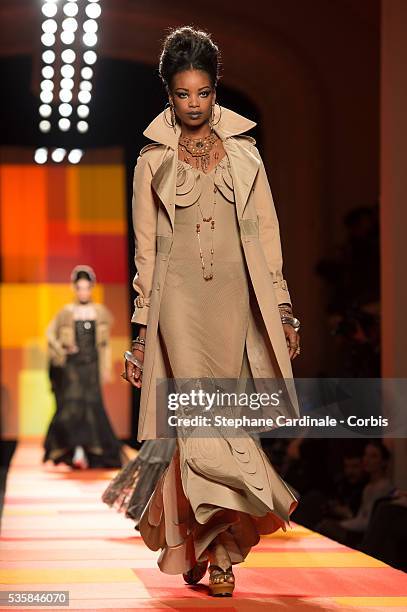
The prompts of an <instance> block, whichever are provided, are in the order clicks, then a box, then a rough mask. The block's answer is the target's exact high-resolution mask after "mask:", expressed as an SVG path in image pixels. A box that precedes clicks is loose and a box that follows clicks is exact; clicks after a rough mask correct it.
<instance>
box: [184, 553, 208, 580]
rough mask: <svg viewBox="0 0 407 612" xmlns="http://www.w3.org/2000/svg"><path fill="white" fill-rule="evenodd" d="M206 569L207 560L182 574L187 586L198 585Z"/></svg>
mask: <svg viewBox="0 0 407 612" xmlns="http://www.w3.org/2000/svg"><path fill="white" fill-rule="evenodd" d="M207 567H208V559H206V561H198V563H195V565H194V567H191V569H190V570H188V571H187V572H186V573H185V574H182V576H183V578H184V580H185V582H186V583H187V584H198V582H199V581H200V580H202V578H203V577H204V576H205V574H206V569H207Z"/></svg>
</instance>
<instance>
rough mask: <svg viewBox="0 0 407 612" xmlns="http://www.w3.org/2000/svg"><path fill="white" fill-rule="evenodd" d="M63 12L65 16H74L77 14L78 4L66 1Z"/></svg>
mask: <svg viewBox="0 0 407 612" xmlns="http://www.w3.org/2000/svg"><path fill="white" fill-rule="evenodd" d="M64 13H65V15H66V16H67V17H75V15H77V14H78V5H77V4H75V3H74V2H68V4H65V6H64Z"/></svg>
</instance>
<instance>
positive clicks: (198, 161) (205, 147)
mask: <svg viewBox="0 0 407 612" xmlns="http://www.w3.org/2000/svg"><path fill="white" fill-rule="evenodd" d="M219 143H220V139H219V138H218V136H217V135H216V134H215V133H214V132H213V131H212V132H211V133H210V134H209V136H205V137H204V138H197V139H195V138H189V137H188V136H180V138H179V145H180V148H181V151H182V153H183V158H184V161H185V162H187V163H189V164H190V165H191V166H192V161H194V165H195V168H196V169H198V170H202V172H204V173H205V174H206V173H207V172H208V168H209V166H210V162H211V157H212V158H213V159H214V160H215V163H216V167H215V173H214V174H215V175H216V172H217V164H218V160H219V151H218V150H217V145H218V144H219ZM215 147H216V149H215V150H213V149H214V148H215ZM190 156H191V157H192V158H193V159H191V157H190ZM216 192H217V187H216V185H215V179H214V183H213V194H214V197H213V209H212V214H211V215H210V216H205V215H204V214H203V212H202V209H201V206H200V204H199V202H198V208H197V210H199V212H200V215H201V217H202V222H203V223H210V230H211V249H210V254H211V260H210V263H209V266H210V269H209V272H207V271H206V266H205V260H204V256H203V252H202V246H201V237H200V234H201V223H200V222H199V221H198V212H197V223H196V229H195V233H196V236H197V238H198V243H199V256H200V259H201V268H202V276H203V278H204V279H205V280H206V281H207V280H211V279H212V278H213V260H214V253H215V250H214V233H215V206H216Z"/></svg>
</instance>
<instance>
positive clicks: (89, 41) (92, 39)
mask: <svg viewBox="0 0 407 612" xmlns="http://www.w3.org/2000/svg"><path fill="white" fill-rule="evenodd" d="M82 40H83V43H84V44H85V45H86V46H87V47H94V46H95V45H96V43H97V41H98V37H97V36H96V34H93V32H86V33H85V34H84V35H83V38H82Z"/></svg>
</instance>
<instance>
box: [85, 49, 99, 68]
mask: <svg viewBox="0 0 407 612" xmlns="http://www.w3.org/2000/svg"><path fill="white" fill-rule="evenodd" d="M97 58H98V56H97V55H96V53H95V52H94V51H85V53H84V54H83V61H84V62H85V64H90V65H91V66H92V64H94V63H95V62H96V60H97Z"/></svg>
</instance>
